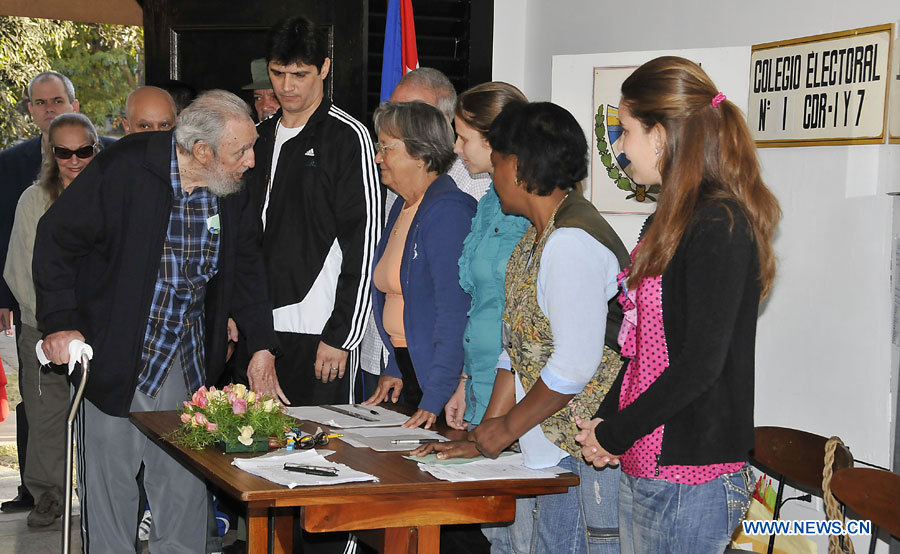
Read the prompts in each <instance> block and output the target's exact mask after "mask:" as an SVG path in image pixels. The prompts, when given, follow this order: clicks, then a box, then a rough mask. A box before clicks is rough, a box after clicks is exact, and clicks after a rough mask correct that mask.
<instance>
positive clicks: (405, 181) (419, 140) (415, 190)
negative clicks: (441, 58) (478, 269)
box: [366, 102, 476, 429]
mask: <svg viewBox="0 0 900 554" xmlns="http://www.w3.org/2000/svg"><path fill="white" fill-rule="evenodd" d="M375 130H376V131H377V132H378V143H377V144H376V145H375V146H376V151H377V153H376V155H375V161H376V162H377V163H378V165H379V166H380V168H381V182H382V183H384V184H385V185H387V186H388V187H390V188H391V189H392V190H393V191H394V192H396V193H397V195H398V196H400V198H402V199H403V202H400V201H399V200H398V201H397V202H395V203H394V206H393V208H392V209H391V212H390V214H389V215H388V219H387V225H386V226H385V232H384V235H382V237H381V241H380V242H379V244H378V247H377V248H376V250H375V263H374V265H373V268H374V271H373V274H372V280H373V283H374V285H375V288H374V290H373V291H372V296H373V302H374V310H375V323H376V325H377V326H378V331H379V333H380V334H381V338H382V340H383V341H384V344H385V345H386V346H387V348H388V352H389V357H388V362H387V367H386V369H385V371H384V373H383V374H382V375H381V377H380V379H379V381H378V387H377V388H376V389H375V393H374V394H373V395H372V396H371V397H369V399H368V400H367V401H366V404H378V403H381V402H384V401H386V400H388V399H390V400H391V401H392V402H397V401H398V400H400V398H401V393H402V399H403V403H404V404H406V405H408V406H411V407H413V408H416V412H415V413H414V414H413V416H412V417H411V418H410V419H409V420H408V421H407V422H406V423H405V424H404V427H418V426H421V425H424V426H425V428H426V429H427V428H430V427H431V426H432V425H433V424H434V422H435V420H436V419H437V416H438V414H439V413H440V412H441V410H442V409H443V407H444V405H445V404H446V403H447V400H449V399H450V396H451V395H452V394H453V392H454V390H456V386H457V383H458V382H459V375H460V372H461V370H462V363H463V348H462V343H463V330H464V329H465V326H466V312H467V311H468V310H469V295H468V294H466V293H465V292H463V290H462V289H461V288H460V286H459V267H458V265H457V260H459V256H460V253H461V252H462V244H463V240H464V239H465V238H466V235H467V234H468V233H469V229H470V227H471V224H472V216H474V215H475V205H476V204H475V199H473V198H472V197H471V196H469V195H468V194H466V193H464V192H462V191H461V190H459V188H458V187H457V186H456V183H455V182H454V181H453V179H452V178H451V177H450V176H448V175H445V174H444V173H445V172H446V171H447V169H449V168H450V165H451V164H452V163H453V159H454V154H453V142H454V135H453V130H452V129H451V128H450V124H449V122H448V121H447V119H446V118H445V117H444V116H443V115H442V114H441V112H439V111H438V110H437V108H435V107H433V106H430V105H428V104H426V103H424V102H390V103H386V104H382V105H381V106H379V107H378V109H377V110H375Z"/></svg>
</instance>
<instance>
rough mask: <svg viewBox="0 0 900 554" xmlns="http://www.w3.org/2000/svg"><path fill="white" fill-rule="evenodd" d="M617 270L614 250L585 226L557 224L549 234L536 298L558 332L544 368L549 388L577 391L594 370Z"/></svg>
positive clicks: (573, 392)
mask: <svg viewBox="0 0 900 554" xmlns="http://www.w3.org/2000/svg"><path fill="white" fill-rule="evenodd" d="M618 273H619V263H618V261H617V260H616V257H615V255H614V254H613V253H612V252H611V251H610V250H609V249H608V248H607V247H606V246H604V245H603V244H601V243H600V242H599V241H597V240H596V239H594V238H593V237H592V236H591V235H589V234H588V233H587V232H585V231H583V230H582V229H576V228H569V227H565V228H562V229H557V230H555V231H554V232H553V234H551V235H550V238H549V239H547V244H546V245H545V246H544V251H543V254H542V255H541V268H540V270H539V271H538V282H537V300H538V306H540V308H541V310H543V312H544V313H545V314H546V315H547V319H549V320H550V329H551V331H552V332H553V354H552V355H551V356H550V359H549V360H547V365H545V366H544V369H543V370H541V379H543V381H544V384H545V385H547V387H548V388H549V389H550V390H553V391H556V392H558V393H561V394H578V393H579V392H581V390H582V389H583V388H584V386H585V385H587V384H588V382H589V381H590V380H591V378H592V377H593V376H594V372H595V371H596V370H597V367H598V366H599V365H600V362H601V361H602V360H603V342H604V337H605V335H606V315H607V311H608V308H607V302H608V301H609V299H610V298H612V297H613V295H614V294H615V293H616V288H617V285H616V275H617V274H618Z"/></svg>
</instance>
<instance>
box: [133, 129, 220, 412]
mask: <svg viewBox="0 0 900 554" xmlns="http://www.w3.org/2000/svg"><path fill="white" fill-rule="evenodd" d="M170 176H171V185H172V193H173V195H174V199H173V202H172V213H171V215H170V216H169V229H168V231H167V233H166V242H165V245H164V247H163V256H162V259H161V260H160V263H159V275H158V276H157V278H156V287H155V289H154V291H153V304H151V306H150V317H149V320H148V321H147V331H146V333H145V334H144V347H143V356H142V362H143V369H142V370H141V374H140V376H139V377H138V387H137V388H138V390H139V391H141V392H143V393H144V394H147V395H149V396H156V393H157V392H158V391H159V388H160V386H161V385H162V383H163V381H164V380H165V379H166V374H167V372H168V369H169V367H170V366H171V365H172V361H173V360H174V358H175V355H176V354H178V355H180V356H181V366H182V367H183V368H184V378H185V382H186V385H187V387H188V391H189V392H192V391H195V390H197V389H198V388H200V386H201V385H203V384H204V375H205V371H204V365H205V361H204V348H203V300H204V297H205V296H206V283H207V282H209V280H210V279H212V277H213V275H215V274H216V271H217V268H218V261H219V229H218V226H215V227H216V228H215V229H214V230H210V228H209V226H208V224H207V221H208V219H209V218H210V217H212V216H215V215H216V214H218V213H219V206H218V203H217V201H216V197H215V195H213V194H212V193H211V192H210V191H209V189H207V188H206V187H199V188H196V189H194V191H193V192H192V193H191V194H190V195H186V194H185V192H184V190H183V189H182V188H181V177H180V175H179V174H178V157H177V156H176V154H175V140H174V138H173V139H172V162H171V165H170Z"/></svg>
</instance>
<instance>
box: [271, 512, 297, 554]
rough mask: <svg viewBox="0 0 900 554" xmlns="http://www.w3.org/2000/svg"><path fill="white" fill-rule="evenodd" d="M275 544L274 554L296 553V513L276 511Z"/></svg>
mask: <svg viewBox="0 0 900 554" xmlns="http://www.w3.org/2000/svg"><path fill="white" fill-rule="evenodd" d="M274 519H275V544H274V548H273V549H272V552H273V554H292V553H293V551H294V511H293V509H290V508H288V509H285V508H281V509H277V508H276V509H275V517H274Z"/></svg>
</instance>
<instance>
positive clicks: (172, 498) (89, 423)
mask: <svg viewBox="0 0 900 554" xmlns="http://www.w3.org/2000/svg"><path fill="white" fill-rule="evenodd" d="M255 141H256V129H255V127H254V125H253V121H252V119H251V118H250V113H249V110H248V108H247V105H246V104H245V103H244V102H243V101H242V100H241V99H240V98H238V97H237V96H235V95H233V94H231V93H229V92H225V91H210V92H207V93H205V94H203V95H201V96H200V97H198V98H197V100H195V101H194V103H193V104H191V105H190V106H189V107H188V108H186V109H185V110H184V111H183V112H182V114H181V117H180V119H179V124H178V125H177V127H176V128H175V131H174V133H172V132H159V133H136V134H132V135H129V136H127V137H125V138H124V139H122V140H121V141H120V142H119V143H117V144H116V145H115V146H114V147H112V148H110V149H109V150H107V151H105V152H103V153H102V154H101V155H98V156H97V157H96V158H95V159H94V161H93V162H92V163H91V165H90V166H88V168H87V169H86V170H85V171H84V172H83V173H82V174H81V175H80V176H79V177H78V178H76V179H75V180H74V181H73V182H72V184H71V185H70V186H69V188H68V189H67V190H66V194H64V195H62V196H61V197H60V199H59V200H57V201H56V202H55V203H54V204H53V206H52V207H51V208H50V209H49V210H48V211H47V213H46V214H45V215H44V217H43V218H42V219H41V222H40V224H39V225H38V231H37V239H36V241H35V249H34V280H35V287H36V289H37V304H38V320H39V321H40V322H41V323H42V327H43V330H44V331H45V333H47V335H46V339H45V341H44V347H43V348H44V352H45V353H46V354H47V357H48V358H49V359H50V360H51V361H52V362H54V363H67V362H68V357H69V354H68V345H69V343H70V342H71V341H72V340H75V339H79V340H85V339H86V342H88V343H89V344H91V345H92V346H93V348H94V353H95V356H94V360H93V363H92V364H91V378H90V381H89V382H88V385H87V389H86V392H85V403H84V409H83V412H82V414H81V417H80V429H79V450H80V451H79V454H78V461H79V467H78V477H79V481H80V483H79V487H78V491H79V495H80V497H81V510H82V533H83V535H82V536H83V540H84V544H85V548H86V549H87V550H88V551H91V550H96V551H97V552H127V551H133V549H134V538H135V536H136V533H137V519H136V517H135V515H136V514H137V510H138V489H137V484H136V482H135V476H136V475H137V473H138V470H139V469H140V466H141V463H143V464H144V466H145V470H144V486H145V488H146V490H147V497H148V499H149V501H150V505H151V506H153V507H154V508H156V507H159V510H158V511H157V512H155V513H154V519H153V527H152V528H151V530H150V551H151V552H203V551H204V546H205V542H206V536H205V535H206V534H205V533H204V532H202V530H203V529H205V528H206V523H207V497H206V487H205V485H204V483H203V481H201V480H200V479H198V478H197V477H195V476H194V475H193V474H191V473H190V472H189V471H187V470H186V469H185V468H184V467H182V466H181V465H180V464H179V463H178V462H176V461H175V460H173V459H172V458H170V457H169V456H168V455H167V454H166V453H165V452H163V451H162V450H161V449H160V448H159V447H157V446H156V445H155V444H153V443H152V442H151V441H148V440H147V439H146V438H145V437H144V436H143V435H142V434H141V433H140V432H139V431H138V430H137V429H136V428H135V427H134V426H133V425H131V423H130V422H129V421H128V419H127V416H128V413H129V412H132V411H145V410H171V409H175V408H177V407H179V406H180V405H181V403H182V401H183V400H186V399H188V398H189V397H190V394H191V392H192V391H194V390H196V389H197V388H199V387H200V386H201V385H204V384H207V383H212V382H215V380H216V378H217V377H218V375H219V373H220V372H221V370H222V366H223V364H224V361H225V344H226V340H225V333H226V332H225V328H226V320H227V317H228V315H229V314H231V316H232V317H234V318H235V320H237V321H238V323H239V324H240V325H241V326H242V328H243V329H245V332H246V334H247V342H248V346H249V347H250V349H251V352H254V354H253V357H252V360H251V363H250V367H249V370H248V372H249V377H250V383H251V386H252V387H253V388H254V389H256V390H257V391H264V392H274V393H280V391H279V390H278V389H276V388H275V386H274V383H275V379H274V371H275V370H274V357H273V355H272V354H271V352H270V350H271V349H274V348H276V347H277V342H276V338H275V335H274V332H273V330H272V313H271V306H270V305H269V302H268V300H267V298H266V296H265V291H263V290H262V289H261V288H260V287H259V286H258V284H259V283H260V282H265V272H264V270H263V269H262V268H263V263H262V256H261V253H260V249H259V240H260V234H259V233H260V229H259V219H258V217H257V216H256V215H255V214H254V213H253V211H252V210H250V209H249V205H248V201H247V196H246V194H245V193H242V192H241V189H242V185H241V176H242V174H243V173H244V171H246V170H247V169H249V168H250V167H253V164H254V155H253V144H254V142H255Z"/></svg>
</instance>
